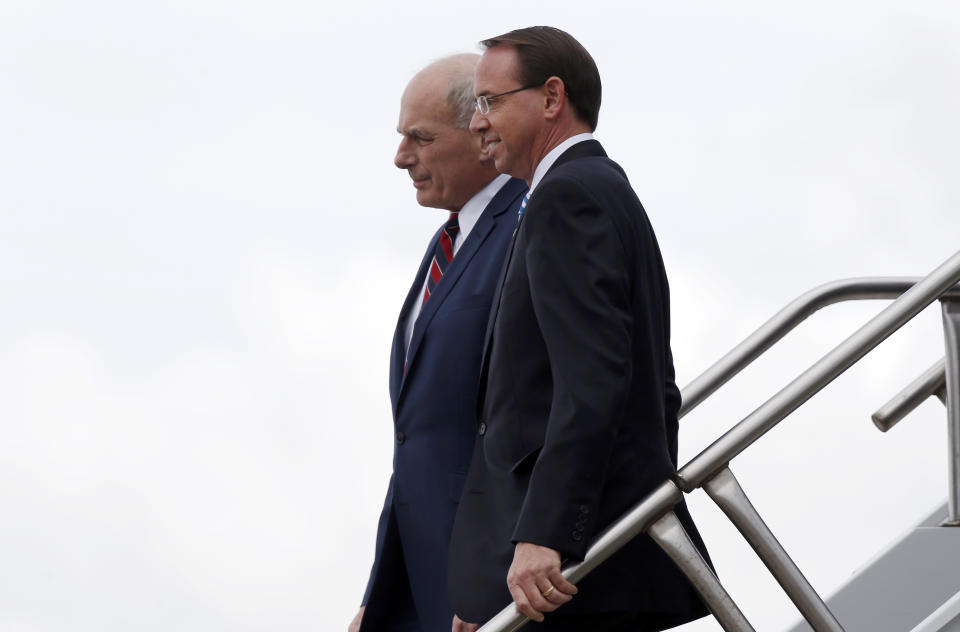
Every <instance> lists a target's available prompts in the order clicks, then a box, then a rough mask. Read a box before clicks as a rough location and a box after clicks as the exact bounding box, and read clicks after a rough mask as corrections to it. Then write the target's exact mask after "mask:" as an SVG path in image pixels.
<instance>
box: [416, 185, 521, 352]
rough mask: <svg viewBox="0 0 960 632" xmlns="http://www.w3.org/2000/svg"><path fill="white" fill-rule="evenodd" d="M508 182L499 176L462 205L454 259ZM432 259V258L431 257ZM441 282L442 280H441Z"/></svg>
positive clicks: (419, 300)
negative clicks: (485, 211)
mask: <svg viewBox="0 0 960 632" xmlns="http://www.w3.org/2000/svg"><path fill="white" fill-rule="evenodd" d="M509 181H510V176H508V175H504V174H501V175H499V176H497V177H496V178H494V179H493V180H491V181H490V184H488V185H487V186H485V187H483V188H482V189H480V192H479V193H477V194H476V195H474V196H473V197H472V198H470V199H469V200H468V201H467V203H466V204H464V205H463V208H461V209H460V212H459V213H458V214H457V224H459V226H460V230H459V231H458V232H457V235H456V238H455V239H454V240H453V255H454V257H456V255H457V251H459V250H460V246H461V245H462V244H463V242H465V241H466V240H467V237H469V236H470V232H471V231H472V230H473V227H474V226H475V225H476V224H477V220H478V219H480V215H482V214H483V210H484V209H485V208H487V204H489V203H490V202H491V201H492V200H493V196H495V195H496V194H497V193H499V192H500V189H502V188H503V185H505V184H506V183H507V182H509ZM431 259H432V257H431ZM429 270H430V268H429V264H428V267H427V274H426V275H424V279H423V287H421V288H420V293H419V294H418V295H417V298H416V299H415V300H414V303H413V307H411V308H410V313H409V314H407V322H406V324H405V329H404V341H405V343H406V344H405V345H404V350H406V349H409V348H410V339H411V338H412V337H413V326H414V325H415V324H416V323H417V317H418V316H420V309H421V308H422V307H423V291H424V288H426V287H427V278H429ZM441 282H442V280H441Z"/></svg>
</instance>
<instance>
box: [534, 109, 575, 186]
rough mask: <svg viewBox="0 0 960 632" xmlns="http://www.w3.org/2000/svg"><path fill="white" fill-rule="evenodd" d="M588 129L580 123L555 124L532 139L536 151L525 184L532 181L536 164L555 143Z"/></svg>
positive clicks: (557, 143)
mask: <svg viewBox="0 0 960 632" xmlns="http://www.w3.org/2000/svg"><path fill="white" fill-rule="evenodd" d="M589 131H590V128H589V127H588V126H587V125H584V124H582V123H580V124H571V125H563V126H560V125H557V126H553V127H550V128H547V129H546V131H545V133H544V134H543V135H542V136H541V138H538V139H535V140H534V143H533V144H534V147H536V148H537V151H536V152H534V153H533V156H532V162H533V164H532V165H530V170H529V171H528V175H527V177H525V178H524V180H526V181H527V186H530V184H531V182H532V181H533V174H534V173H535V172H536V171H537V166H538V165H539V164H540V163H541V162H542V161H543V159H544V158H545V157H546V155H547V154H549V153H550V152H551V151H552V150H553V149H554V148H555V147H556V146H557V145H559V144H560V143H562V142H563V141H565V140H567V139H568V138H572V137H573V136H576V135H577V134H584V133H587V132H589Z"/></svg>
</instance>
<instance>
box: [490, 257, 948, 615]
mask: <svg viewBox="0 0 960 632" xmlns="http://www.w3.org/2000/svg"><path fill="white" fill-rule="evenodd" d="M958 282H960V252H958V253H956V254H955V255H953V256H952V257H951V258H950V259H948V260H947V261H946V262H944V263H943V264H942V265H940V266H939V267H938V268H937V269H936V270H934V271H933V272H931V273H930V274H929V275H927V276H925V277H923V278H919V279H916V278H858V279H848V280H842V281H837V282H834V283H828V284H826V285H823V286H820V287H818V288H815V289H813V290H811V291H810V292H807V293H806V294H804V295H802V296H800V297H799V298H797V299H796V300H794V301H793V302H791V303H790V304H789V305H787V306H786V307H784V308H783V309H782V310H781V311H780V312H778V313H777V314H776V315H774V316H773V317H772V318H771V319H770V320H768V321H767V322H766V323H765V324H764V325H763V326H761V327H760V328H759V329H757V331H755V332H754V333H753V334H751V335H750V336H748V337H747V338H746V339H745V340H744V341H743V342H741V343H740V344H739V345H737V346H736V347H735V348H734V349H733V350H731V351H730V352H729V353H727V354H726V355H725V356H723V358H721V359H720V360H719V361H717V362H716V363H715V364H714V365H713V366H711V367H710V368H709V369H707V370H706V371H705V372H704V373H703V374H702V375H700V376H699V377H698V378H696V379H695V380H694V381H693V382H692V383H691V384H690V385H689V386H688V387H687V388H685V389H684V390H683V393H682V395H683V407H682V408H681V410H680V416H681V417H683V416H684V415H685V414H687V413H688V412H690V411H691V410H693V408H695V407H696V406H697V405H699V404H700V403H701V402H702V401H703V400H705V399H706V398H707V397H709V396H710V395H711V394H712V393H713V392H714V391H716V390H717V389H718V388H720V387H721V386H722V385H723V384H725V383H726V382H727V381H729V380H730V379H731V378H732V377H734V376H735V375H736V374H737V373H739V372H740V371H741V370H743V368H744V367H746V366H747V365H749V364H750V363H751V362H753V361H754V360H755V359H756V358H757V357H759V356H760V355H762V354H763V353H764V352H765V351H766V350H767V349H769V348H770V347H771V346H772V345H774V344H775V343H776V342H777V341H778V340H780V339H781V338H783V337H784V336H785V335H786V334H787V333H788V332H789V331H791V330H792V329H793V328H795V327H796V326H797V325H798V324H799V323H800V322H802V321H803V320H804V319H806V318H807V317H808V316H810V315H811V314H813V313H814V312H816V311H817V310H819V309H821V308H822V307H825V306H827V305H831V304H833V303H838V302H841V301H850V300H863V299H895V300H893V302H892V303H891V304H890V305H888V306H887V307H886V308H885V309H884V310H883V311H881V312H880V313H879V314H877V315H876V316H875V317H874V318H872V319H870V320H869V321H868V322H867V323H866V324H864V325H863V326H862V327H860V328H859V329H858V330H856V331H855V332H854V333H853V334H851V335H850V336H849V337H848V338H847V339H846V340H844V341H843V342H841V343H840V344H839V345H837V346H836V347H835V348H834V349H833V350H831V351H830V352H829V353H827V354H826V355H825V356H823V357H822V358H821V359H820V360H819V361H817V362H816V363H815V364H813V366H811V367H810V368H809V369H807V370H806V371H804V372H803V373H802V374H801V375H800V376H799V377H797V378H796V379H794V380H793V381H792V382H790V384H788V385H787V386H786V387H784V388H783V389H781V390H780V391H779V392H778V393H776V394H775V395H774V396H773V397H771V398H770V399H768V400H767V401H766V402H765V403H764V404H762V405H761V406H760V407H759V408H757V409H756V410H754V411H753V412H752V413H750V414H749V415H748V416H747V417H745V418H744V419H743V420H742V421H740V422H739V423H737V424H736V425H735V426H733V427H732V428H731V429H730V430H728V431H727V432H726V433H724V434H723V435H721V436H720V437H719V438H718V439H716V440H715V441H714V442H713V443H712V444H711V445H710V446H709V447H707V448H706V449H704V450H703V451H702V452H701V453H700V454H698V455H697V456H696V457H694V458H693V459H692V460H690V461H689V462H688V463H687V464H686V465H684V466H683V467H681V468H680V470H679V471H678V472H677V474H676V475H675V476H674V477H673V479H672V480H667V481H664V482H663V484H661V485H660V487H658V488H657V489H656V490H654V491H653V492H652V493H650V494H649V495H648V496H647V497H646V498H644V499H643V500H641V501H640V502H639V503H638V504H637V505H635V506H634V507H633V508H632V509H631V510H630V511H629V512H627V513H626V514H625V515H624V516H623V517H621V519H620V520H618V521H617V522H615V523H614V524H612V525H611V526H610V527H608V528H607V529H606V530H605V531H604V532H603V533H601V534H600V535H599V536H598V537H597V538H596V539H595V541H594V542H593V543H592V545H591V547H590V549H589V550H588V551H587V553H586V557H585V559H584V560H583V561H582V562H579V563H574V564H568V565H566V566H564V569H563V574H564V576H565V577H567V578H568V579H570V580H571V581H572V582H574V583H576V582H577V581H579V580H580V579H581V578H583V577H584V576H585V575H587V574H588V573H589V572H590V571H592V570H593V569H594V568H596V567H597V566H598V565H599V564H601V563H602V562H603V561H604V560H605V559H607V558H608V557H610V555H612V554H613V553H614V552H616V551H617V550H618V549H619V548H620V547H622V546H623V545H624V544H625V543H626V542H628V541H629V540H631V539H632V538H634V537H636V536H637V535H639V534H641V533H643V532H646V533H648V534H649V535H650V536H651V537H652V538H653V539H654V540H655V541H656V542H657V543H658V544H659V545H660V546H661V547H662V548H663V549H664V551H666V552H667V554H668V555H670V557H671V558H672V559H673V560H674V562H675V563H676V564H677V565H678V566H679V567H680V568H681V569H682V570H683V572H684V573H685V574H686V575H687V577H688V578H689V579H690V580H691V582H692V583H693V585H694V586H695V587H696V588H697V590H698V591H699V592H700V594H701V595H702V597H703V599H704V601H705V602H706V603H707V605H708V606H709V607H710V610H711V611H712V612H713V614H714V616H715V617H716V619H717V621H718V622H719V623H720V625H721V626H722V627H723V629H724V630H728V631H737V632H741V631H750V630H753V629H754V628H753V627H752V626H751V624H750V623H749V621H748V620H747V619H746V617H745V616H744V615H743V613H742V612H741V611H740V609H739V608H738V607H737V605H736V603H735V602H734V601H733V599H732V598H731V597H730V595H729V594H728V593H727V591H726V590H725V589H724V587H723V585H722V584H721V583H720V581H719V580H718V579H717V577H716V576H715V575H714V574H713V572H712V571H711V570H710V567H709V566H707V564H706V563H705V562H704V560H703V559H702V558H701V557H700V555H699V552H698V551H697V549H696V548H695V547H694V546H693V544H692V542H691V541H690V539H689V537H688V536H687V534H686V532H685V531H684V530H683V528H682V526H681V525H680V523H679V521H678V520H677V518H676V517H675V516H674V514H673V511H672V507H673V505H674V504H675V503H676V502H677V501H678V500H680V499H681V498H682V495H683V494H684V493H690V492H692V491H694V490H696V489H700V488H702V489H703V490H704V491H705V492H706V493H707V494H708V495H709V496H710V498H711V499H712V500H713V501H714V502H715V503H716V504H717V506H718V507H720V509H721V510H723V512H724V513H725V514H726V515H727V517H728V518H729V519H730V521H731V522H732V523H733V524H734V525H735V526H736V527H737V529H738V530H739V531H740V533H741V534H742V535H743V536H744V538H745V539H746V540H747V542H748V543H749V544H750V545H751V547H752V548H753V549H754V551H755V552H756V553H757V555H758V556H759V557H760V559H761V560H762V561H763V563H764V564H765V565H766V566H767V568H768V569H769V571H770V573H771V574H772V575H773V576H774V578H775V579H776V580H777V582H778V583H779V584H780V586H781V587H782V589H783V590H784V592H785V593H786V594H787V595H788V596H789V597H790V599H791V600H792V601H793V603H794V604H795V605H796V607H797V610H798V611H799V612H800V614H801V616H802V617H803V621H802V622H801V623H800V624H798V625H797V626H796V627H795V628H793V630H791V632H800V631H801V630H811V629H812V630H815V631H817V632H824V631H830V632H843V630H844V626H846V629H848V630H850V631H851V632H854V631H859V630H871V632H882V631H883V630H891V631H898V632H900V631H902V632H911V631H914V632H921V631H922V632H927V631H931V632H932V631H934V630H938V631H941V632H948V631H954V630H956V631H958V632H960V546H955V544H956V545H960V529H952V528H950V527H952V526H960V513H958V512H960V285H958ZM935 300H939V301H940V303H941V306H942V313H943V325H944V339H945V347H946V356H945V358H944V360H943V362H942V363H937V365H935V366H934V367H931V369H929V370H928V371H926V372H925V373H924V374H923V375H921V376H920V378H918V379H917V380H915V381H914V382H913V383H911V384H910V385H909V386H908V387H907V388H906V389H904V391H903V392H901V393H900V394H899V395H897V396H896V397H895V398H894V399H893V400H891V402H890V403H889V404H887V405H886V406H884V407H883V408H881V409H880V410H879V411H878V412H877V413H875V414H874V416H873V419H874V423H875V424H876V425H877V427H878V428H880V429H881V430H884V431H885V430H887V429H889V428H890V427H892V425H893V424H895V423H897V422H898V421H899V420H900V419H902V418H903V417H904V416H905V415H906V414H908V413H909V412H910V411H911V410H913V408H915V407H916V406H917V405H919V403H920V402H922V401H923V400H924V399H926V398H927V397H929V396H931V395H941V399H942V400H943V401H944V403H945V404H946V408H947V419H948V458H949V464H948V472H949V480H948V495H947V503H946V508H945V511H944V512H943V513H942V514H941V515H940V516H939V517H937V519H936V524H935V525H933V524H928V523H929V520H931V519H932V518H931V519H928V521H924V522H923V523H921V524H920V525H919V526H918V527H917V529H916V530H914V531H916V532H917V533H919V534H920V535H915V534H914V533H913V532H911V534H908V535H907V536H906V537H905V538H904V539H903V540H902V541H901V543H898V545H895V546H894V547H892V548H891V549H890V551H888V553H887V554H885V555H883V556H881V557H879V558H878V559H877V560H876V562H875V563H874V564H873V565H871V566H870V567H868V568H867V569H865V570H864V571H863V572H862V573H859V574H857V575H856V576H855V577H854V579H852V580H851V582H849V583H848V584H847V586H845V587H844V588H842V589H841V590H840V591H839V592H838V593H837V595H835V597H834V598H833V599H831V600H830V607H828V605H827V604H826V603H825V602H824V600H823V599H822V598H821V597H820V596H819V595H818V594H817V592H816V591H815V590H814V589H813V587H812V586H811V585H810V583H809V582H808V581H807V579H806V578H805V577H804V576H803V573H802V572H801V571H800V569H799V568H798V567H797V565H796V564H795V563H794V562H793V560H792V559H791V558H790V556H789V555H788V554H787V553H786V551H785V550H784V549H783V547H782V546H781V545H780V543H779V542H778V541H777V539H776V537H775V536H774V535H773V533H772V532H771V531H770V529H769V528H768V527H767V526H766V524H764V522H763V519H762V518H761V517H760V515H759V513H758V512H757V511H756V509H755V508H754V507H753V505H752V504H751V502H750V500H749V498H748V497H747V496H746V494H745V492H744V491H743V489H742V488H741V487H740V485H739V483H738V482H737V480H736V478H735V477H734V475H733V472H732V471H731V470H730V463H731V461H733V459H735V458H736V457H737V456H738V455H739V454H740V453H742V452H743V451H744V450H746V449H747V448H748V447H750V446H751V445H753V443H754V442H755V441H756V440H757V439H759V438H760V437H761V436H763V435H764V434H765V433H766V432H767V431H769V430H770V429H771V428H773V427H774V426H776V425H777V424H778V423H780V422H781V421H782V420H783V419H784V418H786V417H787V416H788V415H789V414H790V413H791V412H793V411H794V410H796V409H797V408H798V407H799V406H800V405H801V404H803V403H804V402H805V401H807V400H808V399H810V398H811V397H812V396H813V395H815V394H816V393H818V392H819V391H820V390H822V389H823V388H824V387H825V386H826V385H827V384H829V383H830V382H831V381H833V380H834V379H835V378H836V377H837V376H839V375H840V374H842V373H843V372H844V371H846V370H847V369H849V368H850V367H851V366H852V365H853V364H855V363H856V362H857V361H859V360H860V359H861V358H862V357H863V356H865V355H866V354H867V353H869V352H870V351H871V350H872V349H873V348H875V347H876V346H877V345H878V344H880V342H882V341H883V340H885V339H886V338H887V337H889V336H890V335H891V334H892V333H893V332H895V331H896V330H897V329H899V328H900V327H902V326H903V325H904V324H905V323H907V322H908V321H910V320H911V319H912V318H913V317H914V316H916V315H917V314H918V313H919V312H920V311H922V310H923V309H924V308H925V307H927V306H928V305H929V304H931V303H932V302H933V301H935ZM941 366H942V373H941V368H940V367H941ZM941 517H942V518H943V519H942V520H941V519H940V518H941ZM931 529H932V530H939V531H935V533H936V534H937V535H932V536H931V535H930V534H931V531H930V530H931ZM920 530H925V531H920ZM912 536H915V537H912ZM908 541H909V542H908ZM930 541H935V543H934V544H930ZM917 543H921V544H917ZM900 546H902V547H905V548H902V549H901V548H898V547H900ZM924 547H926V548H924ZM921 550H923V551H927V552H928V553H929V559H930V560H935V561H936V563H942V565H943V567H944V568H945V569H947V570H946V571H945V572H946V573H947V574H950V570H952V569H956V571H955V572H954V573H953V574H952V575H953V576H955V583H956V584H957V587H956V588H955V589H953V593H952V594H946V595H944V594H937V595H931V594H925V595H923V597H924V599H925V601H924V599H921V600H912V601H911V603H910V604H909V608H908V607H907V604H906V603H905V602H906V601H908V600H907V599H906V593H905V592H904V591H902V590H901V592H900V594H899V595H894V596H888V595H886V594H885V593H882V592H876V590H877V589H876V586H878V585H892V584H893V582H886V583H885V582H884V581H883V580H879V581H876V582H873V583H871V581H872V580H870V579H869V578H871V577H889V574H890V572H891V570H890V569H889V568H887V569H886V570H884V569H885V568H886V566H887V565H889V564H897V562H896V561H895V560H896V559H900V560H901V561H900V562H899V565H900V566H902V565H903V564H904V563H905V562H904V560H910V559H914V560H917V559H918V558H917V555H919V553H920V552H921ZM947 550H950V552H951V553H952V554H953V555H954V556H955V558H956V559H955V560H952V558H950V557H949V555H947V554H944V551H947ZM901 554H902V555H901ZM898 556H899V557H898ZM924 559H926V558H924ZM878 564H880V566H878ZM934 565H935V562H934V561H930V562H928V563H924V562H922V561H920V562H918V563H916V564H914V567H916V569H917V570H918V572H919V574H920V575H923V574H924V573H926V572H928V571H931V570H932V569H933V568H934ZM897 568H898V566H896V565H895V566H894V567H893V570H896V569H897ZM938 568H939V567H938ZM910 585H911V586H917V585H919V584H918V583H917V581H916V580H914V581H913V583H912V584H910ZM871 587H873V588H871ZM871 589H872V590H874V591H875V592H873V593H872V594H868V595H867V596H868V597H870V598H873V599H878V600H880V599H886V600H887V603H888V604H892V608H893V609H897V608H898V607H900V609H901V610H907V609H909V610H911V613H910V614H907V615H905V616H904V617H903V620H902V621H901V620H896V621H894V619H892V618H890V617H887V618H886V619H884V620H883V621H866V620H862V618H861V617H859V616H857V613H856V611H857V610H858V608H859V610H862V609H863V608H862V607H858V606H857V604H863V603H864V602H863V601H858V600H859V599H861V598H863V597H862V593H863V592H864V591H870V590H871ZM940 589H941V592H942V591H946V592H947V593H949V592H950V591H951V588H950V582H947V583H941V586H940ZM845 591H846V593H845ZM844 594H846V595H847V596H848V597H850V599H849V600H848V601H849V602H850V603H852V604H853V605H852V606H851V607H850V608H847V606H846V605H843V604H845V603H846V602H845V601H844V599H845V598H844V597H843V595H844ZM898 598H899V599H900V601H899V602H898V601H897V599H898ZM921 601H922V602H923V603H920V602H921ZM914 602H916V603H914ZM897 604H899V606H898V605H897ZM918 608H919V610H920V611H921V613H920V614H919V615H917V614H916V613H914V612H913V611H914V610H916V609H918ZM835 615H836V616H835ZM918 616H919V618H917V617H918ZM911 617H914V618H912V619H911ZM841 621H843V625H841ZM526 622H527V619H526V618H525V617H524V616H523V615H520V614H519V613H517V612H516V610H515V608H514V607H513V605H512V604H510V605H508V606H507V607H505V608H504V609H503V610H502V611H501V612H500V613H499V614H497V615H496V616H495V617H494V618H493V619H491V620H490V621H489V622H487V623H486V624H485V625H484V626H483V627H482V628H480V630H481V632H512V631H513V630H517V629H519V628H520V627H522V626H523V625H524V624H525V623H526ZM883 625H887V626H888V627H883ZM890 625H893V626H895V627H889V626H890Z"/></svg>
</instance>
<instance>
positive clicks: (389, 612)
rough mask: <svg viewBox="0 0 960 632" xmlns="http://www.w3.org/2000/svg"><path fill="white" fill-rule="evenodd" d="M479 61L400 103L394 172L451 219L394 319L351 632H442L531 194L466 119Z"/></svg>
mask: <svg viewBox="0 0 960 632" xmlns="http://www.w3.org/2000/svg"><path fill="white" fill-rule="evenodd" d="M478 58H479V56H478V55H472V54H467V55H456V56H452V57H447V58H444V59H441V60H439V61H437V62H434V63H433V64H430V65H429V66H427V67H426V68H424V69H423V70H422V71H420V72H419V73H417V74H416V76H414V77H413V79H411V80H410V82H409V84H408V85H407V88H406V90H405V91H404V93H403V97H402V98H401V100H400V119H399V123H398V126H397V131H398V132H399V133H400V134H401V136H402V138H401V141H400V146H399V147H398V149H397V154H396V157H395V158H394V163H395V164H396V166H397V167H399V168H400V169H404V170H406V171H407V173H408V175H409V176H410V179H411V180H412V183H413V187H414V188H415V190H416V196H417V202H418V203H419V204H420V205H421V206H426V207H432V208H437V209H442V210H444V211H447V214H446V215H445V216H444V220H445V221H444V223H443V226H441V227H440V229H439V230H438V231H437V233H436V234H434V236H433V238H432V239H431V240H430V243H429V245H428V246H427V251H426V254H425V255H424V257H423V260H422V262H421V263H420V268H419V270H418V271H417V274H416V276H415V278H414V282H413V285H412V287H411V288H410V291H409V293H408V295H407V298H406V300H405V301H404V304H403V307H402V308H401V310H400V316H399V319H398V321H397V327H396V333H395V335H394V339H393V347H392V350H391V354H390V399H391V402H392V404H393V422H394V427H393V429H392V430H393V433H394V438H395V441H394V458H393V476H392V477H391V479H390V484H389V486H388V488H387V495H386V500H385V502H384V506H383V512H382V514H381V517H380V524H379V527H378V530H377V541H376V555H375V559H374V563H373V569H372V570H371V572H370V580H369V582H368V584H367V590H366V594H365V595H364V598H363V601H362V604H363V605H362V606H361V608H360V611H359V612H358V613H357V616H356V617H355V618H354V620H353V622H352V623H351V624H350V631H351V632H355V631H358V630H364V631H367V630H369V631H389V632H448V631H449V630H450V622H451V621H452V619H453V609H452V608H451V606H450V603H449V599H448V597H447V547H448V544H449V540H450V530H451V529H452V526H453V519H454V514H455V512H456V509H457V504H458V502H459V500H460V492H461V489H462V487H463V480H464V477H465V475H466V471H467V468H468V466H469V464H470V456H471V454H472V452H473V442H474V437H475V436H476V433H477V420H476V412H475V411H476V403H477V380H478V374H479V370H480V350H481V348H482V346H483V337H484V331H485V329H486V324H487V317H488V314H489V311H490V302H491V300H492V296H493V292H494V288H495V286H496V283H497V279H498V273H499V271H500V269H501V264H502V262H503V256H504V252H505V251H506V248H507V245H508V243H509V241H510V237H511V235H512V233H513V230H514V228H515V227H516V223H517V210H518V209H519V208H520V202H521V200H522V198H523V194H524V192H525V191H526V185H525V184H524V183H523V181H522V180H517V179H513V178H510V177H509V176H501V175H498V173H497V171H496V169H495V168H494V166H493V162H492V161H491V160H490V159H489V156H488V152H487V151H486V149H484V148H482V147H481V142H480V138H479V136H477V135H476V134H473V133H472V132H471V131H470V130H469V129H468V126H469V124H470V119H471V116H472V115H473V108H474V96H473V71H474V67H475V66H476V63H477V60H478Z"/></svg>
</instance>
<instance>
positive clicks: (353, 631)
mask: <svg viewBox="0 0 960 632" xmlns="http://www.w3.org/2000/svg"><path fill="white" fill-rule="evenodd" d="M366 609H367V607H366V606H360V612H358V613H357V616H355V617H354V618H353V621H351V622H350V626H349V627H348V628H347V632H360V622H361V621H363V611H364V610H366Z"/></svg>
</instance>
